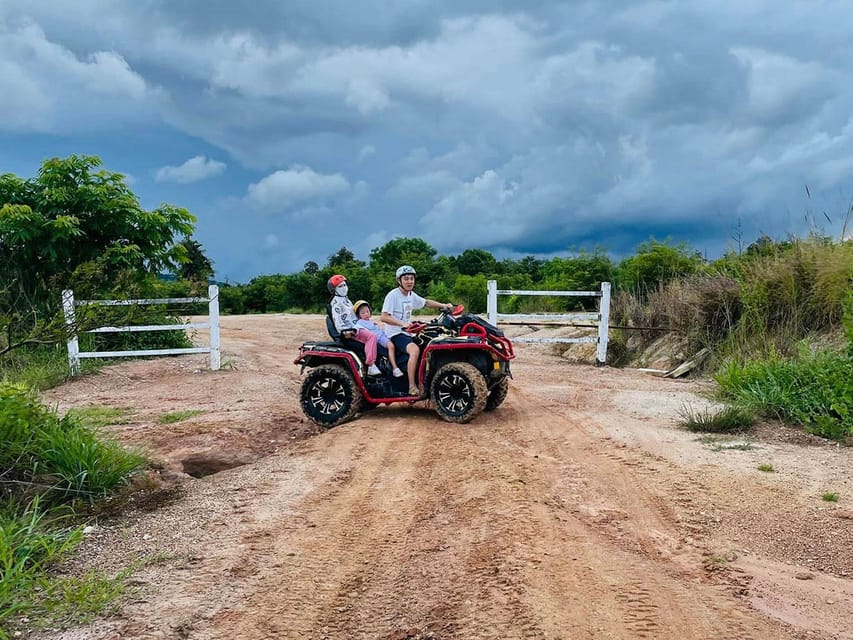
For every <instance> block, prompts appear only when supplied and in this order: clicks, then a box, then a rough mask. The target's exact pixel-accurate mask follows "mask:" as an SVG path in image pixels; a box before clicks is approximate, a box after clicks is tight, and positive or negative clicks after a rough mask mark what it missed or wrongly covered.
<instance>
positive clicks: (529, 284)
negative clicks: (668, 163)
mask: <svg viewBox="0 0 853 640" xmlns="http://www.w3.org/2000/svg"><path fill="white" fill-rule="evenodd" d="M402 264H410V265H412V266H413V267H415V269H416V270H417V272H418V276H417V284H416V286H415V289H416V291H418V292H419V293H421V295H425V296H427V297H429V298H432V299H434V300H452V301H453V302H455V303H460V304H464V305H465V306H466V308H467V309H469V310H470V311H472V312H474V313H483V312H485V310H486V295H487V281H488V280H497V281H498V286H499V287H501V288H504V289H540V290H585V291H591V290H596V289H598V288H600V286H601V283H602V282H605V281H606V282H612V283H614V286H616V287H617V288H624V289H630V290H632V291H645V290H649V289H650V288H653V287H655V286H657V284H658V283H660V282H663V281H666V280H669V279H672V278H675V277H679V276H683V275H688V274H691V273H695V272H696V271H697V270H699V269H700V268H701V267H702V265H703V264H704V260H703V259H702V256H701V255H700V254H699V253H698V252H696V251H694V250H692V249H691V248H690V247H689V246H688V245H686V244H672V243H670V242H667V241H658V240H649V241H648V242H645V243H643V244H642V245H641V246H640V247H639V249H638V251H637V253H636V254H635V255H632V256H629V257H626V258H624V259H622V260H619V261H614V260H613V259H612V258H610V256H608V255H607V253H606V252H605V251H603V250H600V249H599V250H595V251H580V252H577V253H575V254H574V255H571V256H568V257H555V258H551V259H547V260H546V259H540V258H536V257H535V256H526V257H524V258H522V259H519V260H513V259H509V258H507V259H503V260H499V259H497V258H496V257H495V256H494V255H493V254H492V253H490V252H489V251H486V250H483V249H466V250H465V251H462V252H461V253H460V254H458V255H455V256H446V255H440V254H439V253H438V252H437V250H436V249H435V248H434V247H432V246H430V245H429V244H428V243H427V242H426V241H424V240H422V239H420V238H395V239H393V240H390V241H389V242H387V243H385V244H384V245H382V246H381V247H377V248H375V249H373V250H372V251H371V252H370V255H369V258H368V260H367V261H363V260H359V259H357V258H356V257H355V255H354V254H353V252H352V251H350V250H349V249H347V248H346V247H341V248H340V249H339V250H338V251H337V252H335V253H334V254H332V255H330V256H328V258H327V259H326V261H325V262H324V263H323V264H322V265H321V264H319V263H317V262H313V261H311V262H308V263H306V264H305V266H304V267H303V269H302V270H301V271H299V272H297V273H291V274H273V275H261V276H257V277H255V278H253V279H252V280H250V281H249V282H247V283H245V284H231V285H229V284H226V285H221V286H220V306H221V308H222V309H223V310H224V311H225V312H226V313H269V312H285V311H291V312H299V311H305V312H317V311H321V310H322V309H323V308H324V306H325V304H326V302H327V301H328V298H329V294H328V291H327V289H326V282H327V280H328V278H329V277H330V276H332V275H333V274H335V273H342V274H344V275H345V276H346V277H347V279H348V280H349V285H350V286H349V288H350V297H351V298H353V299H355V298H363V299H365V300H368V301H370V302H371V303H372V304H373V305H374V306H378V305H380V304H381V303H382V300H383V299H384V297H385V294H386V293H388V291H389V290H390V289H392V288H393V287H394V286H395V281H394V272H395V270H396V269H397V267H399V266H400V265H402ZM178 286H179V285H178ZM583 303H584V301H581V300H577V299H568V298H556V297H555V298H544V299H543V298H538V299H537V300H535V301H532V300H530V299H529V298H528V299H525V298H523V297H509V298H507V299H505V300H504V299H503V298H502V302H501V304H502V309H505V310H506V311H507V312H513V311H518V310H525V309H526V308H527V306H528V305H533V306H534V307H535V308H536V309H539V310H542V311H549V310H561V309H571V308H578V307H579V306H580V305H582V304H583ZM586 303H587V304H589V303H590V301H586Z"/></svg>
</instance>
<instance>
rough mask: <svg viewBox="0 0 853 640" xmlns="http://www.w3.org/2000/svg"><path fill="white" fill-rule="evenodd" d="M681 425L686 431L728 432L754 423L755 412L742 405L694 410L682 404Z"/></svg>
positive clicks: (745, 428)
mask: <svg viewBox="0 0 853 640" xmlns="http://www.w3.org/2000/svg"><path fill="white" fill-rule="evenodd" d="M679 415H680V416H681V422H680V424H681V426H682V427H684V428H685V429H687V430H688V431H701V432H707V433H730V432H733V431H746V430H748V429H749V428H750V427H751V426H752V425H753V424H754V423H755V414H754V413H753V412H752V411H750V410H749V409H746V408H744V407H740V406H736V405H730V406H726V407H723V408H722V409H719V410H716V411H715V410H713V409H699V410H695V409H693V408H692V407H690V406H687V405H684V406H682V407H681V409H680V410H679Z"/></svg>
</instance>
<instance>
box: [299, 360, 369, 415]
mask: <svg viewBox="0 0 853 640" xmlns="http://www.w3.org/2000/svg"><path fill="white" fill-rule="evenodd" d="M300 399H301V401H302V411H303V412H304V413H305V415H306V416H308V417H309V418H310V419H311V421H312V422H315V423H316V424H319V425H320V426H321V427H326V428H329V427H334V426H337V425H339V424H342V423H344V422H346V421H347V420H349V419H350V418H352V417H353V416H354V415H355V414H356V413H358V411H359V409H361V404H362V400H363V398H362V395H361V391H360V390H359V388H358V385H356V382H355V379H354V378H353V377H352V374H351V373H350V372H349V371H348V370H347V369H346V368H345V367H342V366H340V365H337V364H324V365H321V366H319V367H315V368H314V369H311V371H309V372H308V375H307V376H305V381H304V382H303V383H302V391H301V392H300Z"/></svg>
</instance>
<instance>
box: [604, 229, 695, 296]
mask: <svg viewBox="0 0 853 640" xmlns="http://www.w3.org/2000/svg"><path fill="white" fill-rule="evenodd" d="M703 263H704V259H703V258H702V255H701V254H700V253H699V252H697V251H695V250H693V249H691V248H690V246H689V245H688V244H686V243H680V244H677V245H672V244H669V243H668V242H659V241H657V240H655V239H652V240H649V241H648V242H644V243H643V244H641V245H640V247H639V249H638V250H637V253H636V255H633V256H631V257H629V258H625V259H624V260H622V262H620V263H619V265H618V266H617V267H616V269H615V270H614V274H613V275H614V280H615V281H616V284H617V286H618V287H619V288H621V289H625V290H632V291H635V292H637V293H638V294H639V295H645V294H646V293H648V292H649V291H650V290H651V289H653V288H654V287H656V286H657V285H658V284H661V283H665V282H668V281H670V280H673V279H675V278H677V277H680V276H687V275H690V274H692V273H696V272H697V271H698V270H699V268H700V267H701V266H702V264H703Z"/></svg>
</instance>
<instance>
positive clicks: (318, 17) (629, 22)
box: [0, 0, 853, 279]
mask: <svg viewBox="0 0 853 640" xmlns="http://www.w3.org/2000/svg"><path fill="white" fill-rule="evenodd" d="M851 42H853V23H851V21H850V20H849V18H848V11H847V10H846V8H845V7H844V6H842V5H841V4H839V3H835V2H790V3H785V4H784V5H779V4H778V3H771V2H766V1H756V0H752V1H746V2H741V3H737V4H736V5H734V4H731V3H728V4H726V3H724V4H720V3H714V2H692V3H660V2H640V3H635V2H630V3H629V2H616V3H594V2H572V3H564V2H540V3H529V2H509V1H504V2H488V3H487V2H473V1H461V2H460V1H457V2H412V3H405V4H403V3H386V2H378V0H376V1H373V0H370V1H368V2H363V3H347V2H342V1H337V0H336V1H334V2H331V1H330V2H325V3H315V2H308V1H307V0H294V1H293V2H288V3H284V4H282V3H277V2H269V1H259V2H255V3H252V4H250V5H248V6H246V7H237V6H236V5H234V4H233V3H230V2H224V1H223V0H215V1H213V2H206V3H201V2H195V1H188V2H181V3H172V2H165V1H152V2H145V3H131V2H107V1H106V0H81V2H79V3H76V10H75V11H74V12H64V13H60V12H57V11H56V10H55V6H54V4H53V3H49V2H47V1H46V0H27V1H26V2H24V1H22V0H7V1H6V2H5V3H3V5H2V6H0V89H2V90H3V92H4V95H5V96H7V99H6V100H4V102H3V103H2V104H0V143H5V144H0V146H4V147H5V151H0V161H3V162H4V163H5V164H6V165H7V166H4V168H3V169H4V170H11V171H20V172H27V171H29V172H30V173H32V172H33V170H34V168H33V167H32V165H33V163H34V161H35V154H36V153H37V152H38V153H40V154H41V156H42V158H44V157H49V156H51V155H57V154H58V153H60V151H61V150H65V149H67V148H68V147H69V145H70V144H72V143H73V144H79V145H80V147H81V149H80V151H85V152H94V153H99V154H100V153H103V155H105V156H106V158H105V160H106V161H107V162H106V164H107V166H108V167H109V168H111V169H113V170H117V171H122V172H128V173H133V175H134V177H135V180H134V189H135V190H136V191H137V192H138V193H140V194H141V196H142V197H143V198H144V199H145V200H146V201H147V200H151V201H152V202H154V201H156V202H160V201H162V200H166V199H168V201H170V202H174V203H175V204H179V205H181V206H186V207H188V208H189V209H190V210H192V211H193V212H194V213H196V215H197V216H198V218H199V223H198V233H197V235H198V237H199V239H200V240H201V241H202V243H203V244H204V245H205V247H206V248H207V250H208V252H209V253H210V254H211V258H212V259H213V260H214V262H215V263H216V265H217V269H218V272H219V275H220V276H226V275H227V276H230V277H231V278H232V279H247V278H249V277H251V276H253V275H257V274H258V273H265V272H269V271H271V270H274V271H293V270H297V269H299V268H301V267H302V265H303V264H304V262H305V261H307V260H314V261H317V262H321V263H322V262H323V261H324V259H325V257H326V256H328V255H330V254H331V253H333V252H334V251H335V250H337V249H338V248H339V247H341V246H347V247H348V248H350V249H351V250H353V251H355V252H356V254H357V255H358V256H359V257H361V258H366V256H367V253H368V252H369V251H370V249H372V248H374V247H375V246H377V244H381V243H382V242H384V241H387V240H388V239H390V238H392V237H394V236H400V235H405V236H418V237H422V238H424V239H425V240H427V241H428V242H430V243H431V244H433V245H434V246H435V247H436V248H437V249H438V250H439V251H441V252H443V253H454V252H459V251H461V250H464V249H466V248H474V247H478V248H483V249H488V250H492V251H495V252H496V253H498V254H501V255H507V256H514V255H523V254H526V253H534V254H539V255H554V254H557V253H560V252H566V251H568V250H569V249H577V248H582V247H589V246H596V245H597V246H601V247H604V248H606V249H611V250H613V251H616V252H619V251H630V250H631V249H632V248H633V247H635V246H636V245H637V244H638V243H639V242H642V241H644V240H646V239H647V238H648V237H649V236H651V235H654V236H656V237H659V238H662V237H666V236H671V237H672V238H673V239H674V240H676V241H688V242H691V243H694V245H696V246H697V248H698V249H700V250H703V251H707V252H709V253H715V252H717V253H718V252H720V251H722V250H724V249H725V245H726V243H727V241H728V239H729V237H730V236H731V234H732V230H733V229H734V228H735V227H736V226H737V227H738V229H739V230H740V231H741V232H743V233H746V234H747V235H750V234H752V235H757V234H758V233H769V234H771V235H774V236H784V235H786V234H789V233H795V234H799V233H803V232H805V231H808V230H810V229H812V228H813V226H814V224H815V220H816V219H818V218H819V219H820V220H823V223H822V224H823V225H824V226H825V227H828V228H825V229H824V231H826V232H830V233H832V232H836V231H837V230H838V229H840V224H835V222H836V221H837V220H838V216H839V214H840V215H841V216H843V213H844V211H846V207H847V206H848V201H849V200H850V198H851V196H853V184H851V177H853V119H851V114H853V82H851V81H853V77H851V76H853V71H851V66H850V64H849V60H850V59H851V54H852V53H853V51H851V47H853V45H851ZM141 138H144V139H145V141H146V142H145V143H144V144H142V145H141V144H140V143H139V142H138V140H139V139H141ZM105 139H108V140H109V143H106V142H104V140H105ZM16 145H28V147H27V148H28V149H29V151H28V154H27V155H26V159H24V157H23V156H22V155H21V154H16V153H15V152H14V151H12V149H13V148H17V147H16ZM186 158H190V160H187V161H186V162H185V163H184V164H180V163H181V161H182V160H183V159H186ZM208 158H216V160H208ZM158 169H159V171H158ZM144 176H149V178H145V177H144ZM806 185H808V192H806V189H805V186H806ZM235 210H238V211H240V212H241V215H242V216H243V217H244V219H243V223H242V224H238V223H237V221H236V219H235ZM814 211H818V212H823V211H826V212H827V216H813V215H812V216H810V212H814ZM246 216H248V217H249V218H251V225H247V224H245V222H246V219H245V218H246ZM827 217H828V218H827ZM834 224H835V226H833V225H834ZM236 226H239V227H240V229H239V230H235V227H236ZM836 227H837V228H836ZM463 229H464V232H461V230H463ZM271 238H274V239H275V241H270V239H271ZM258 247H261V248H262V249H263V250H262V251H257V248H258Z"/></svg>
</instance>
